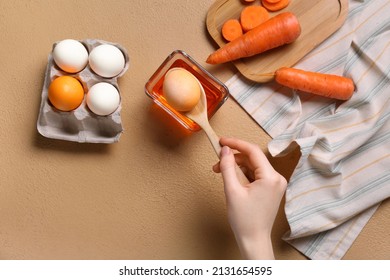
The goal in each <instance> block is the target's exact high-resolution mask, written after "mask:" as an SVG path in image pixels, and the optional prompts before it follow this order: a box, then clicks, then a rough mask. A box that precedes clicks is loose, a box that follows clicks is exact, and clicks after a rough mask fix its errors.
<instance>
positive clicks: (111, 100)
mask: <svg viewBox="0 0 390 280" xmlns="http://www.w3.org/2000/svg"><path fill="white" fill-rule="evenodd" d="M119 103H120V96H119V92H118V90H117V89H116V87H114V86H113V85H112V84H109V83H106V82H101V83H97V84H95V85H93V86H92V87H91V88H90V89H89V91H88V93H87V106H88V108H89V109H90V110H91V111H92V112H93V113H95V114H96V115H99V116H107V115H109V114H111V113H113V112H115V110H116V109H117V108H118V106H119Z"/></svg>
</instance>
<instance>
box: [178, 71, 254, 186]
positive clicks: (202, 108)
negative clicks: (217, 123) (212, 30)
mask: <svg viewBox="0 0 390 280" xmlns="http://www.w3.org/2000/svg"><path fill="white" fill-rule="evenodd" d="M194 78H195V79H196V77H195V76H194ZM196 80H197V81H198V84H199V88H200V99H199V102H198V104H197V105H195V107H194V108H193V109H192V110H191V111H188V112H185V113H184V114H185V115H186V116H187V117H188V118H190V119H191V120H193V121H194V122H196V123H197V124H198V125H199V126H200V127H201V128H202V129H203V131H204V132H205V133H206V135H207V137H208V139H209V140H210V143H211V145H212V146H213V148H214V151H215V153H216V154H217V156H218V158H220V155H221V145H220V144H219V137H218V136H217V134H216V133H215V131H214V130H213V128H212V127H211V126H210V123H209V119H208V116H207V99H206V93H205V91H204V88H203V86H202V84H201V83H200V82H199V80H198V79H196ZM236 173H237V177H238V180H239V181H240V183H241V184H243V185H246V184H249V180H248V178H247V177H246V176H245V174H244V173H243V172H242V170H241V168H240V167H238V165H237V164H236Z"/></svg>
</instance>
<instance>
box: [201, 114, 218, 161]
mask: <svg viewBox="0 0 390 280" xmlns="http://www.w3.org/2000/svg"><path fill="white" fill-rule="evenodd" d="M202 129H203V130H204V132H205V133H206V135H207V138H209V140H210V143H211V145H212V146H213V148H214V151H215V153H216V154H217V156H218V158H219V157H220V155H221V148H222V147H221V145H220V144H219V137H218V135H217V134H216V133H215V131H214V129H213V128H212V127H211V126H210V124H209V123H208V122H205V123H204V124H202Z"/></svg>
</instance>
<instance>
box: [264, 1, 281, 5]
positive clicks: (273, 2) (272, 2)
mask: <svg viewBox="0 0 390 280" xmlns="http://www.w3.org/2000/svg"><path fill="white" fill-rule="evenodd" d="M266 1H267V2H268V3H271V4H275V3H278V2H280V1H281V0H266Z"/></svg>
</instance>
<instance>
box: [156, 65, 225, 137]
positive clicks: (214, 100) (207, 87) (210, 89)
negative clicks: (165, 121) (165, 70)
mask: <svg viewBox="0 0 390 280" xmlns="http://www.w3.org/2000/svg"><path fill="white" fill-rule="evenodd" d="M175 67H180V68H183V69H185V70H187V71H189V72H190V73H191V74H193V75H194V76H195V77H196V78H197V79H198V80H199V82H200V83H201V84H202V86H203V88H204V91H205V93H206V99H207V114H208V117H209V118H210V117H211V116H212V115H213V114H214V113H215V111H216V109H218V108H217V106H218V105H219V103H220V102H221V101H222V99H223V94H222V93H221V90H220V89H218V88H217V87H215V86H214V85H213V84H211V83H210V81H208V79H207V78H206V77H203V76H202V75H201V74H199V73H198V72H197V71H196V69H194V68H192V67H191V66H189V65H188V64H187V63H185V62H184V61H183V60H181V59H178V60H176V61H175V62H174V63H173V64H172V66H171V67H170V68H169V69H171V68H175ZM194 67H196V66H194ZM163 83H164V76H163V77H161V79H160V80H159V81H158V82H157V83H156V84H155V86H154V87H153V94H154V95H155V96H156V97H157V99H158V100H159V101H160V102H161V103H163V104H164V106H166V107H167V108H169V109H170V110H171V111H172V113H174V114H175V115H176V116H177V117H178V118H179V119H180V120H182V121H183V122H184V123H186V124H187V125H188V126H189V127H190V128H191V129H192V130H199V129H200V127H199V126H198V124H196V123H195V122H193V121H192V120H191V119H189V118H187V117H186V116H185V115H184V114H182V113H180V112H178V111H176V110H175V109H173V108H172V107H171V106H170V105H169V104H168V102H167V101H166V99H165V97H164V94H163Z"/></svg>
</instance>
